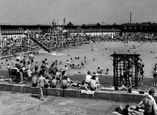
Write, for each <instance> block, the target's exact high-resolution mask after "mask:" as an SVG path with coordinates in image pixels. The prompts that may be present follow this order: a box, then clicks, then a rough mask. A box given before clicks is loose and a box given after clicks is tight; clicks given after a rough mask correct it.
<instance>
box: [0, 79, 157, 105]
mask: <svg viewBox="0 0 157 115" xmlns="http://www.w3.org/2000/svg"><path fill="white" fill-rule="evenodd" d="M0 91H12V92H20V93H32V94H40V89H39V87H31V86H29V85H25V84H11V83H6V82H0ZM43 91H44V92H47V94H48V95H50V96H61V97H73V98H88V99H103V100H110V101H116V102H135V103H138V102H140V101H141V100H142V99H143V98H144V97H145V95H144V94H131V93H125V92H120V91H104V90H103V91H101V90H100V91H95V93H94V95H91V94H81V91H80V90H78V89H72V88H68V89H61V88H48V89H44V90H43ZM155 99H156V100H157V97H155Z"/></svg>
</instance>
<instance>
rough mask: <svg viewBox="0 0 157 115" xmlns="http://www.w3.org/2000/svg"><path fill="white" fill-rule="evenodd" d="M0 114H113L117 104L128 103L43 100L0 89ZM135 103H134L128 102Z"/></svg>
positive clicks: (67, 99)
mask: <svg viewBox="0 0 157 115" xmlns="http://www.w3.org/2000/svg"><path fill="white" fill-rule="evenodd" d="M0 95H1V98H0V113H1V115H113V113H112V112H113V111H114V110H115V108H116V107H118V106H119V105H126V104H128V103H120V102H118V103H117V102H112V101H106V100H96V99H92V100H91V99H79V98H67V97H53V96H52V97H51V96H50V97H47V98H45V101H41V100H39V99H37V98H32V97H31V94H21V93H10V92H5V91H0ZM36 97H37V96H36ZM129 104H130V105H135V103H129Z"/></svg>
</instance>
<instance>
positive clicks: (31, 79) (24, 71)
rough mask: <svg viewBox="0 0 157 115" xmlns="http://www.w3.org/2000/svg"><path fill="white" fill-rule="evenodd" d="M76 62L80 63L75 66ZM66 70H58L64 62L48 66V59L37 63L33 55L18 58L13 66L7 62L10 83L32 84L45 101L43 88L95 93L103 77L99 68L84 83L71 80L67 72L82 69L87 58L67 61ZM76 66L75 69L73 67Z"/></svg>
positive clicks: (88, 75)
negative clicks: (38, 89)
mask: <svg viewBox="0 0 157 115" xmlns="http://www.w3.org/2000/svg"><path fill="white" fill-rule="evenodd" d="M75 61H77V62H79V63H80V66H78V65H79V64H75ZM65 62H66V63H64V64H65V68H58V66H59V65H62V63H63V62H62V61H58V60H55V61H54V62H52V64H51V65H49V64H48V60H47V58H45V59H44V60H42V62H41V64H39V63H40V62H38V61H35V59H34V55H33V53H30V54H29V55H28V56H25V55H20V56H17V57H16V59H15V61H12V65H9V64H8V60H6V65H7V69H8V72H9V81H10V82H14V83H22V84H23V83H31V85H32V87H39V88H40V91H41V93H40V94H41V99H42V100H43V99H44V96H43V88H44V89H45V88H56V87H60V88H63V89H65V88H68V87H74V88H78V89H79V90H86V91H89V90H91V91H95V90H96V89H97V88H98V86H100V84H99V76H100V75H102V74H103V73H102V71H103V70H102V69H101V68H100V67H98V68H97V71H96V72H94V73H93V74H91V72H90V71H88V72H87V75H86V76H85V77H84V80H82V81H76V80H71V79H70V78H69V76H68V75H67V74H66V72H67V71H68V70H70V69H80V67H84V66H86V63H87V58H86V57H83V59H81V58H80V57H75V58H69V60H66V61H65ZM74 65H76V66H77V67H76V68H74V67H72V66H74Z"/></svg>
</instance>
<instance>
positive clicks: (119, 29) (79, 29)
mask: <svg viewBox="0 0 157 115" xmlns="http://www.w3.org/2000/svg"><path fill="white" fill-rule="evenodd" d="M61 27H63V28H64V30H67V31H66V32H68V33H69V34H75V35H76V34H78V33H86V34H87V35H91V36H93V35H97V36H98V35H106V34H109V35H112V36H113V35H123V34H125V33H132V32H145V33H146V32H149V33H156V32H157V24H156V23H150V22H145V23H131V24H130V23H126V24H121V25H117V24H113V25H101V24H99V23H98V24H95V25H94V24H91V25H85V24H83V25H65V26H63V25H61ZM27 29H28V30H30V31H31V32H34V33H50V32H51V29H52V27H51V25H0V38H4V37H19V36H22V35H23V34H24V32H25V30H27Z"/></svg>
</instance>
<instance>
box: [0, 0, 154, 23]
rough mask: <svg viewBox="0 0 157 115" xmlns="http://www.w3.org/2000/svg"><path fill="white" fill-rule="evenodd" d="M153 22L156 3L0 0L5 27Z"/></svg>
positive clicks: (136, 0) (0, 20)
mask: <svg viewBox="0 0 157 115" xmlns="http://www.w3.org/2000/svg"><path fill="white" fill-rule="evenodd" d="M130 12H132V22H133V23H136V22H138V23H140V22H157V0H0V23H5V24H51V22H52V21H53V20H58V19H59V24H63V19H64V18H66V20H65V23H66V24H67V23H68V22H72V23H73V24H91V23H98V22H99V23H100V24H101V23H103V22H104V23H105V24H113V23H117V24H122V23H128V22H129V19H130V18H129V15H130Z"/></svg>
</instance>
